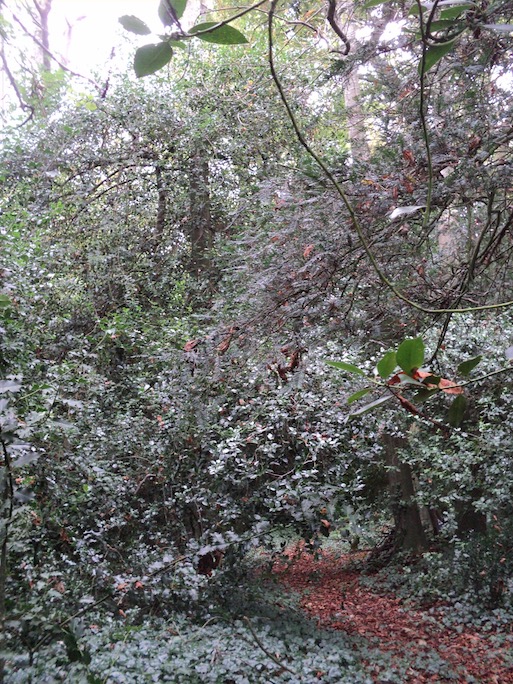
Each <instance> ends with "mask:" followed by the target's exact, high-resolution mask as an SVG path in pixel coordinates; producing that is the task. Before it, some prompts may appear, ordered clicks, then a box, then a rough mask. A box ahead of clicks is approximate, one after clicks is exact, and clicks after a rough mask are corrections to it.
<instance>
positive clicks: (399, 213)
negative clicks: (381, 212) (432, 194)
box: [390, 204, 426, 221]
mask: <svg viewBox="0 0 513 684" xmlns="http://www.w3.org/2000/svg"><path fill="white" fill-rule="evenodd" d="M425 206H426V205H425V204H416V205H414V206H409V207H397V208H396V209H394V211H393V212H392V213H391V214H390V219H391V220H392V221H393V220H394V219H396V218H403V217H404V216H409V215H410V214H414V213H415V212H416V211H419V209H424V208H425Z"/></svg>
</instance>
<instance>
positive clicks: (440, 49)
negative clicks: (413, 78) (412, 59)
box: [419, 39, 456, 76]
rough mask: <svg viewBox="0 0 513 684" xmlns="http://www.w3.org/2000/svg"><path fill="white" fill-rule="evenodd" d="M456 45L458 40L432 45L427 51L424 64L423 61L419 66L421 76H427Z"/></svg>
mask: <svg viewBox="0 0 513 684" xmlns="http://www.w3.org/2000/svg"><path fill="white" fill-rule="evenodd" d="M455 43H456V39H454V40H450V41H448V42H447V43H436V44H435V45H431V46H430V47H429V48H428V49H427V51H426V55H425V57H424V63H422V61H421V62H420V64H419V73H420V75H421V76H423V75H424V74H427V72H428V71H429V70H430V69H432V68H433V67H434V66H435V64H437V62H439V61H440V60H441V59H442V57H445V55H447V54H448V53H449V52H451V51H452V49H453V48H454V45H455Z"/></svg>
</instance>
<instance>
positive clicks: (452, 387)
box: [438, 378, 463, 394]
mask: <svg viewBox="0 0 513 684" xmlns="http://www.w3.org/2000/svg"><path fill="white" fill-rule="evenodd" d="M438 387H439V388H440V389H441V390H442V392H445V394H463V388H462V387H460V386H459V385H457V384H456V383H455V382H454V381H453V380H447V378H440V382H439V383H438Z"/></svg>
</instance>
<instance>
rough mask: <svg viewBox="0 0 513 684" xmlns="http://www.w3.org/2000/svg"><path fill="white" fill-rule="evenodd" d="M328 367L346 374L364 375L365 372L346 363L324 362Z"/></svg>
mask: <svg viewBox="0 0 513 684" xmlns="http://www.w3.org/2000/svg"><path fill="white" fill-rule="evenodd" d="M326 363H327V364H328V366H332V367H333V368H337V369H338V370H345V371H347V372H348V373H356V374H357V375H365V371H363V370H362V369H361V368H358V366H353V364H352V363H346V362H345V361H326Z"/></svg>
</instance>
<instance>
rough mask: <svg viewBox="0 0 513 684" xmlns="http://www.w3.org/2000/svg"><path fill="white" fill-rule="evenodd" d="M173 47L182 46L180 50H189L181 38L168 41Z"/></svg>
mask: <svg viewBox="0 0 513 684" xmlns="http://www.w3.org/2000/svg"><path fill="white" fill-rule="evenodd" d="M168 43H169V45H170V46H171V48H180V50H187V45H186V44H185V43H183V42H182V41H181V40H169V41H168Z"/></svg>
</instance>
